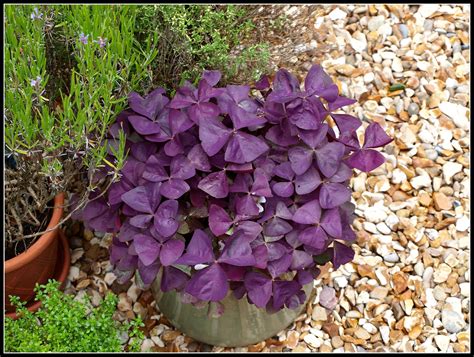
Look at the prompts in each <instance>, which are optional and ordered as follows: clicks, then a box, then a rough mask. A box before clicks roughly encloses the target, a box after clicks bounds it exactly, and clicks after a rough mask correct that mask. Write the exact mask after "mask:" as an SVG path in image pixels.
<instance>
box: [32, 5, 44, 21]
mask: <svg viewBox="0 0 474 357" xmlns="http://www.w3.org/2000/svg"><path fill="white" fill-rule="evenodd" d="M30 17H31V19H32V20H36V19H42V18H43V13H42V12H39V10H38V8H37V7H35V8H34V9H33V12H32V13H31V15H30Z"/></svg>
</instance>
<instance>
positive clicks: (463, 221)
mask: <svg viewBox="0 0 474 357" xmlns="http://www.w3.org/2000/svg"><path fill="white" fill-rule="evenodd" d="M470 226H471V222H470V221H469V218H467V217H466V216H462V217H461V218H459V219H458V220H457V221H456V230H457V231H458V232H465V231H467V229H468V228H469V227H470Z"/></svg>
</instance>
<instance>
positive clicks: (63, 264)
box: [5, 229, 71, 320]
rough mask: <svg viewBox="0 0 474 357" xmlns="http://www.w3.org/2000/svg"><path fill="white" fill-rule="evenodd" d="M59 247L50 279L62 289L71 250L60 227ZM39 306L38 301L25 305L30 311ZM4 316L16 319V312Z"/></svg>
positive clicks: (67, 272) (36, 309)
mask: <svg viewBox="0 0 474 357" xmlns="http://www.w3.org/2000/svg"><path fill="white" fill-rule="evenodd" d="M59 237H60V240H59V247H60V248H61V249H59V250H58V261H57V263H56V268H55V270H54V272H55V274H54V276H53V277H51V279H55V280H57V281H59V282H60V283H61V285H60V287H59V289H60V290H63V289H64V287H65V285H66V279H67V276H68V274H69V268H70V266H71V252H70V251H69V242H68V239H67V237H66V235H65V234H64V232H63V231H62V230H61V229H60V230H59ZM40 307H41V302H40V301H35V302H34V303H33V304H31V302H30V306H28V305H26V308H27V309H28V311H30V312H33V313H34V312H36V311H38V309H39V308H40ZM5 317H8V318H11V319H12V320H17V319H18V317H19V316H18V315H17V314H16V312H14V311H13V312H8V313H6V314H5Z"/></svg>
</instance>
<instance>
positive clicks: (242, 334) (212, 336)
mask: <svg viewBox="0 0 474 357" xmlns="http://www.w3.org/2000/svg"><path fill="white" fill-rule="evenodd" d="M312 289H313V282H311V283H309V284H307V285H305V286H304V291H305V293H306V301H305V303H304V304H302V305H300V306H298V308H296V309H295V310H291V309H287V308H285V309H282V310H280V311H278V312H276V313H274V314H269V313H267V312H266V311H265V309H260V308H257V307H256V306H255V305H252V304H250V303H248V301H247V298H246V297H244V298H242V299H240V300H237V299H236V298H235V297H234V295H233V293H232V292H230V291H229V293H228V294H227V296H226V297H225V298H224V300H222V301H221V303H222V304H223V305H224V314H223V315H222V316H220V317H218V318H209V317H208V316H207V309H206V308H203V309H198V308H196V307H194V306H193V305H191V304H184V303H182V302H181V298H180V295H179V294H178V293H176V292H175V291H170V292H165V293H163V292H162V291H161V290H160V276H158V278H157V279H156V280H155V281H154V282H153V284H152V286H151V290H152V292H153V296H154V297H155V299H156V303H157V305H158V308H159V310H160V312H162V313H163V314H164V315H165V316H166V318H167V319H168V320H169V321H170V322H171V324H173V326H175V327H176V328H177V329H178V330H180V331H181V332H183V333H184V334H186V335H188V336H190V337H192V338H194V339H195V340H197V341H201V342H204V343H207V344H209V345H213V346H223V347H240V346H248V345H252V344H255V343H258V342H260V341H264V340H266V339H267V338H270V337H272V336H275V335H276V334H278V333H279V332H280V331H282V330H284V329H285V328H287V327H288V326H289V325H291V323H292V322H293V321H294V320H295V319H296V318H297V317H298V316H299V315H300V314H301V313H302V312H303V311H304V309H305V307H306V304H307V302H308V301H309V299H310V295H311V292H312Z"/></svg>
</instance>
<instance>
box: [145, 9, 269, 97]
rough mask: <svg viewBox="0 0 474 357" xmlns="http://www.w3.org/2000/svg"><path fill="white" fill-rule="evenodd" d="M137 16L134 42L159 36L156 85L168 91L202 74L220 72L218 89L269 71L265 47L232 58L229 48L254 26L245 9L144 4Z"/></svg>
mask: <svg viewBox="0 0 474 357" xmlns="http://www.w3.org/2000/svg"><path fill="white" fill-rule="evenodd" d="M139 11H140V16H139V18H138V21H139V22H138V23H139V26H138V27H137V30H138V31H137V34H136V36H137V38H138V39H139V40H140V39H141V38H143V36H144V35H145V34H147V33H153V32H158V33H160V37H159V48H160V51H159V53H158V56H157V60H156V61H155V63H154V70H155V71H156V72H157V73H156V74H157V77H158V78H157V84H158V85H164V86H165V87H167V88H168V89H173V87H174V86H176V83H179V82H180V80H181V83H182V82H183V81H184V80H190V81H192V82H195V81H196V80H197V78H198V77H199V76H200V75H201V73H202V71H203V70H204V69H215V70H220V71H221V72H222V74H223V78H222V83H223V84H225V83H228V82H242V81H243V82H245V81H250V80H255V79H258V78H259V77H260V76H261V75H262V74H263V73H264V72H266V71H268V69H269V58H270V57H269V56H270V55H269V50H268V46H267V45H266V44H255V45H252V46H250V47H247V48H244V49H243V50H241V51H240V52H239V53H237V54H235V53H236V51H234V49H235V47H236V46H238V45H239V44H240V42H241V41H242V39H243V38H245V37H247V36H249V35H251V33H252V31H253V29H254V26H255V25H254V24H253V23H252V21H251V20H250V19H248V11H247V9H246V8H245V6H235V5H219V6H218V5H146V6H142V7H140V9H139ZM155 65H156V66H155ZM163 67H165V68H163Z"/></svg>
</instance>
